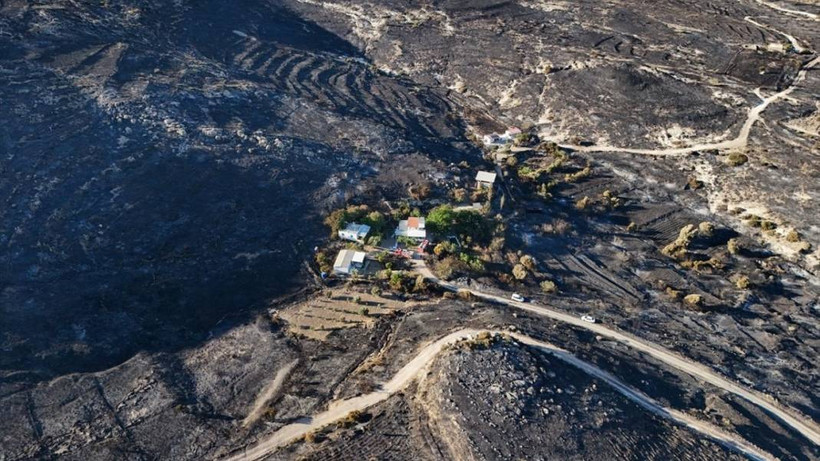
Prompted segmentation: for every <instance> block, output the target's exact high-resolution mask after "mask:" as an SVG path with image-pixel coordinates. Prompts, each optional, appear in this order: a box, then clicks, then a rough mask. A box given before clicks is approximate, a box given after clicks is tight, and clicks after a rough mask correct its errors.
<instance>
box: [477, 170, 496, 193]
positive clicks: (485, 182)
mask: <svg viewBox="0 0 820 461" xmlns="http://www.w3.org/2000/svg"><path fill="white" fill-rule="evenodd" d="M495 178H496V174H495V173H492V172H490V171H479V172H478V173H477V174H476V175H475V181H476V187H479V188H481V187H485V188H487V189H492V188H493V184H495Z"/></svg>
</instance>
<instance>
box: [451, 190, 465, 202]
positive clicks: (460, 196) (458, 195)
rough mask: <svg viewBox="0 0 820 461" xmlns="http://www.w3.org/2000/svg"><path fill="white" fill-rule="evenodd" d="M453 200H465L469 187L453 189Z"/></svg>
mask: <svg viewBox="0 0 820 461" xmlns="http://www.w3.org/2000/svg"><path fill="white" fill-rule="evenodd" d="M452 194H453V200H455V201H456V202H463V201H465V200H467V189H463V188H459V189H453V192H452Z"/></svg>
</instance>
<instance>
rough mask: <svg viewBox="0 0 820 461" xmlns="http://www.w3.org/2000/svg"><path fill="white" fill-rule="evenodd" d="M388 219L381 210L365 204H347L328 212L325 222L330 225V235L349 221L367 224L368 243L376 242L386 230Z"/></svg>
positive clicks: (334, 233) (334, 234) (333, 235)
mask: <svg viewBox="0 0 820 461" xmlns="http://www.w3.org/2000/svg"><path fill="white" fill-rule="evenodd" d="M388 221H389V219H388V218H387V216H385V215H384V213H382V212H381V211H376V210H371V209H370V207H368V206H367V205H348V206H347V207H345V208H340V209H338V210H335V211H333V212H332V213H330V214H329V215H328V216H327V218H325V224H326V225H327V226H328V227H330V233H331V237H335V236H336V234H337V233H338V232H339V231H340V230H341V229H344V228H345V227H346V226H347V225H348V224H349V223H352V222H355V223H359V224H367V225H368V226H370V236H369V237H368V243H370V244H372V245H375V244H378V243H379V242H380V241H381V239H382V236H383V235H384V232H385V231H386V230H387V227H388Z"/></svg>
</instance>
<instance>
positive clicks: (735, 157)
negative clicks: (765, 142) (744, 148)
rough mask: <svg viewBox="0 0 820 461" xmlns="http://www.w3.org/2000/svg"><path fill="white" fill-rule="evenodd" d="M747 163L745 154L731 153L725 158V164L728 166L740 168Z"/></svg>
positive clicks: (747, 159) (747, 158)
mask: <svg viewBox="0 0 820 461" xmlns="http://www.w3.org/2000/svg"><path fill="white" fill-rule="evenodd" d="M748 161H749V157H748V156H747V155H746V154H741V153H740V152H732V153H731V154H729V156H728V157H726V163H727V164H728V165H729V166H740V165H743V164H744V163H746V162H748Z"/></svg>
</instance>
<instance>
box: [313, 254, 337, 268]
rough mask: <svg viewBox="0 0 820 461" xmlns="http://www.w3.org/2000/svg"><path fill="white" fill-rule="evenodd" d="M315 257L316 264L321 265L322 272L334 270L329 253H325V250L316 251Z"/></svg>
mask: <svg viewBox="0 0 820 461" xmlns="http://www.w3.org/2000/svg"><path fill="white" fill-rule="evenodd" d="M314 259H315V260H316V265H318V266H319V270H320V271H321V272H326V273H330V271H332V270H333V266H332V265H331V263H330V259H329V258H328V257H327V254H325V252H323V251H320V252H318V253H316V255H315V256H314Z"/></svg>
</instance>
